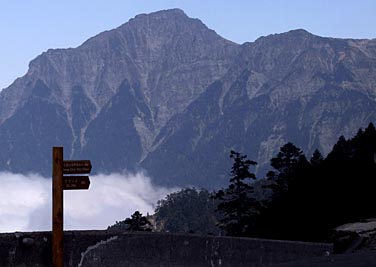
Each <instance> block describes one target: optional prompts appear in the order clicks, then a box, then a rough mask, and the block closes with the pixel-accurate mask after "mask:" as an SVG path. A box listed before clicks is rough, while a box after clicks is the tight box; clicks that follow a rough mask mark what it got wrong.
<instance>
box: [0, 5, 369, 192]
mask: <svg viewBox="0 0 376 267" xmlns="http://www.w3.org/2000/svg"><path fill="white" fill-rule="evenodd" d="M375 76H376V40H350V39H347V40H343V39H333V38H322V37H318V36H314V35H312V34H310V33H308V32H306V31H304V30H295V31H291V32H287V33H283V34H277V35H271V36H266V37H262V38H260V39H258V40H256V41H255V42H253V43H245V44H243V45H238V44H235V43H232V42H230V41H227V40H225V39H223V38H221V37H220V36H218V35H217V34H216V33H215V32H214V31H212V30H210V29H208V28H207V27H206V26H205V25H204V24H203V23H202V22H200V21H199V20H197V19H191V18H188V17H187V16H186V15H185V14H184V13H183V12H182V11H181V10H178V9H175V10H167V11H160V12H156V13H151V14H148V15H139V16H136V17H135V18H134V19H131V20H130V21H129V22H127V23H126V24H124V25H122V26H120V27H119V28H117V29H114V30H111V31H108V32H104V33H101V34H99V35H97V36H95V37H93V38H91V39H89V40H88V41H86V42H85V43H84V44H82V45H81V46H80V47H78V48H75V49H59V50H49V51H47V52H46V53H43V54H42V55H40V56H39V57H37V58H36V59H35V60H33V61H32V62H31V63H30V67H29V71H28V73H27V74H26V75H25V76H24V77H22V78H20V79H18V80H16V81H15V82H14V83H13V84H12V85H11V86H10V87H8V88H7V89H5V90H4V91H2V92H1V94H0V145H1V147H2V152H3V153H1V155H0V168H1V169H2V170H10V171H17V172H26V171H36V172H41V173H43V174H48V175H49V172H50V156H51V155H50V154H51V147H52V146H64V147H65V158H88V159H91V160H92V162H93V166H94V170H95V171H97V172H112V171H122V170H124V169H127V170H135V169H138V168H139V167H141V168H144V169H146V170H147V171H148V173H149V174H150V175H151V176H152V177H153V178H154V179H155V181H156V182H157V183H163V184H170V185H180V186H183V185H189V184H190V185H196V186H205V187H208V188H212V187H216V186H219V185H221V184H224V183H226V180H227V173H228V170H229V166H230V164H231V163H230V161H229V159H228V154H229V150H230V149H236V150H239V151H243V152H244V153H247V154H248V155H249V157H250V158H252V159H254V160H256V161H258V162H259V163H260V164H259V166H260V167H259V171H260V172H261V171H262V170H263V169H264V168H265V166H266V163H267V161H268V160H269V159H270V158H271V157H272V156H273V155H274V154H275V153H276V152H277V151H278V149H279V147H280V146H281V145H283V144H284V143H285V142H287V141H292V142H294V143H295V144H296V145H298V146H300V147H301V148H302V149H303V150H304V151H306V152H308V153H310V152H311V151H313V150H314V149H315V148H319V149H320V150H321V151H322V152H324V153H326V152H328V151H329V150H330V149H331V146H332V145H333V144H334V142H335V141H336V139H337V138H338V137H339V136H340V135H351V134H353V133H355V132H356V131H357V129H358V128H360V127H364V126H366V125H367V124H368V123H369V122H370V121H374V120H375V117H376V106H375V100H376V79H375V78H376V77H375Z"/></svg>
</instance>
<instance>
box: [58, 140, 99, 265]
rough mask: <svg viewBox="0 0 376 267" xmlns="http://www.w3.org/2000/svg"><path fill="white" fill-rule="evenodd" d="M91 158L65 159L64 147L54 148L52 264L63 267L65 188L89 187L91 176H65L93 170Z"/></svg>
mask: <svg viewBox="0 0 376 267" xmlns="http://www.w3.org/2000/svg"><path fill="white" fill-rule="evenodd" d="M91 168H92V166H91V162H90V160H64V157H63V148H62V147H54V148H53V149H52V266H53V267H63V266H64V261H63V255H64V250H63V247H64V243H63V231H64V227H63V219H64V216H63V200H64V199H63V196H64V194H63V190H77V189H88V188H89V186H90V180H89V176H63V175H64V174H87V173H90V171H91Z"/></svg>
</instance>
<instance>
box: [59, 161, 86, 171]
mask: <svg viewBox="0 0 376 267" xmlns="http://www.w3.org/2000/svg"><path fill="white" fill-rule="evenodd" d="M90 172H91V162H90V160H64V161H63V174H84V173H90Z"/></svg>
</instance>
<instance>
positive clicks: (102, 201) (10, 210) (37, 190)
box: [0, 172, 176, 232]
mask: <svg viewBox="0 0 376 267" xmlns="http://www.w3.org/2000/svg"><path fill="white" fill-rule="evenodd" d="M90 182H91V183H90V188H89V190H66V191H64V229H65V230H69V229H75V230H84V229H106V228H107V226H109V225H112V224H114V223H115V221H121V220H124V219H125V218H126V217H130V215H131V214H133V212H134V211H136V210H139V211H140V212H141V213H143V214H146V213H151V214H152V213H153V212H154V205H155V203H156V202H157V201H158V200H159V199H162V198H164V197H165V196H166V195H167V194H169V193H171V192H173V191H176V188H175V189H174V188H163V187H158V186H155V185H153V184H152V182H151V180H150V178H148V177H147V176H145V175H144V174H143V173H137V174H111V175H96V176H90ZM51 192H52V180H51V179H47V178H43V177H41V176H38V175H34V174H30V175H22V174H13V173H4V172H2V173H0V232H14V231H43V230H45V231H50V230H51V228H52V227H51V225H52V221H51V220H52V210H51V209H52V208H51V203H52V199H51Z"/></svg>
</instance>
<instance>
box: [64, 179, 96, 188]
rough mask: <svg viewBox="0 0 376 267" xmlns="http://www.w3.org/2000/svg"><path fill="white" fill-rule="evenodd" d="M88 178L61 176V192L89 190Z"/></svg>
mask: <svg viewBox="0 0 376 267" xmlns="http://www.w3.org/2000/svg"><path fill="white" fill-rule="evenodd" d="M89 186H90V179H89V176H63V190H79V189H81V190H82V189H89Z"/></svg>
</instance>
